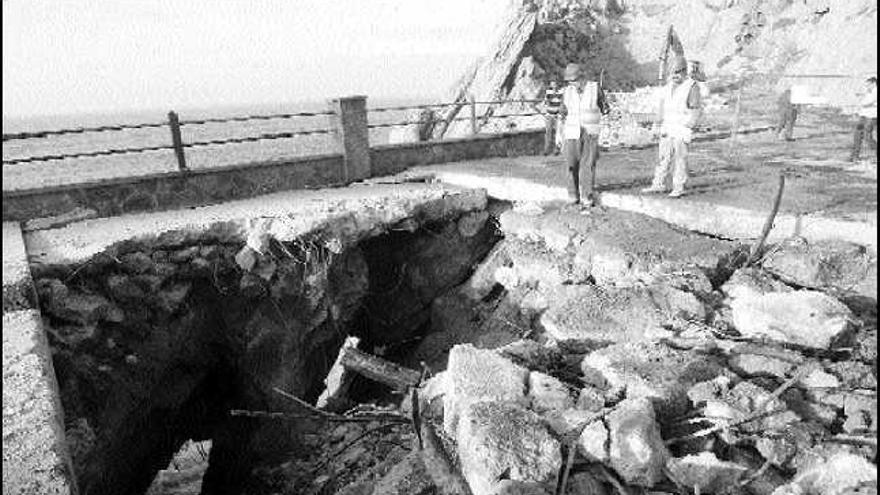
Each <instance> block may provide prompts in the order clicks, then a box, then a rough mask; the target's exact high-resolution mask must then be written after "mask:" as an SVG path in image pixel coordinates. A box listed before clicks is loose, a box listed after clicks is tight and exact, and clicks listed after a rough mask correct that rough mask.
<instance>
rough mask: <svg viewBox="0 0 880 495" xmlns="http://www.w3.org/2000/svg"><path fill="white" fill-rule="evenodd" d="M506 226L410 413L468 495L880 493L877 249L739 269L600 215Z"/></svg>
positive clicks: (436, 326) (442, 329)
mask: <svg viewBox="0 0 880 495" xmlns="http://www.w3.org/2000/svg"><path fill="white" fill-rule="evenodd" d="M499 225H500V229H501V230H502V231H503V233H504V234H505V238H504V239H503V240H501V241H500V242H499V243H498V244H496V246H495V248H494V249H493V251H492V252H491V253H490V254H489V255H488V257H487V258H486V260H484V262H483V263H482V264H481V265H480V266H479V267H478V268H477V270H476V272H475V273H474V275H473V276H472V277H471V278H470V279H469V280H468V282H466V283H465V284H463V285H461V286H459V287H458V288H457V289H456V290H455V291H453V292H454V293H453V294H449V295H447V296H445V297H441V298H439V299H438V300H436V301H435V303H434V305H435V308H434V315H433V317H432V330H433V331H434V332H433V333H431V334H429V335H428V337H426V339H425V340H424V341H423V343H429V344H426V345H429V346H430V347H431V348H432V349H434V350H435V352H434V354H430V353H428V352H427V350H426V349H424V348H417V349H416V354H417V356H416V357H414V358H413V361H415V362H417V361H418V360H422V361H427V363H428V366H429V367H431V368H432V369H433V370H435V371H437V370H441V369H442V370H443V371H440V372H438V373H436V374H435V375H433V376H432V377H430V378H429V379H428V380H427V381H426V382H424V383H423V385H422V386H421V388H420V389H419V392H420V397H421V400H422V406H421V407H422V409H421V413H422V416H423V418H425V420H426V421H428V422H430V423H432V424H434V425H435V427H436V428H437V430H438V432H439V433H440V436H441V437H442V438H443V439H444V445H445V447H446V448H447V449H448V452H449V453H450V454H449V455H450V457H451V459H452V461H451V463H452V465H454V467H455V469H456V470H457V471H458V472H459V473H460V474H461V476H463V478H464V479H465V480H466V481H467V485H468V487H469V490H470V491H471V492H472V493H473V494H475V495H489V494H493V495H494V494H535V495H539V494H557V493H568V494H612V493H652V494H667V493H669V494H672V493H732V494H737V493H750V494H760V495H787V494H823V495H825V494H844V493H848V494H849V493H853V494H854V493H876V492H877V491H876V486H877V475H876V436H877V397H876V392H877V381H876V343H875V342H874V341H875V338H876V268H875V267H876V255H875V254H873V253H869V252H866V251H865V250H864V249H862V248H860V247H859V246H854V245H849V244H844V243H838V242H828V243H824V244H816V245H810V244H806V243H805V242H803V241H786V242H784V243H781V244H778V245H775V246H772V247H771V248H770V249H769V251H768V253H767V254H766V256H765V257H764V258H763V260H762V261H761V262H759V263H758V264H756V265H753V266H750V267H745V266H743V265H744V261H745V259H746V257H747V255H748V249H747V248H748V247H747V246H742V245H738V244H735V243H733V242H729V241H724V240H720V239H714V238H706V237H700V236H697V235H695V234H691V233H688V232H682V231H679V230H675V229H673V228H672V227H670V226H669V225H667V224H664V223H662V222H659V221H655V220H652V219H648V218H646V217H641V216H638V215H630V214H626V213H623V212H614V211H611V210H601V211H593V212H592V213H590V214H589V215H583V214H582V213H580V212H578V211H577V210H571V211H569V210H567V209H565V208H563V209H561V210H558V211H547V212H543V211H538V212H535V211H534V210H527V209H519V208H517V207H514V208H513V209H512V210H508V211H506V212H504V213H503V214H501V215H500V218H499ZM762 263H763V266H761V264H762ZM872 267H873V268H872ZM462 301H471V304H470V305H469V306H467V305H466V304H464V303H463V302H462ZM491 301H495V302H494V303H491ZM866 301H867V302H868V303H867V304H866ZM871 303H872V304H871ZM466 327H469V328H466ZM443 346H445V348H446V349H448V352H444V353H439V352H437V351H436V349H437V348H439V347H443ZM411 364H412V363H411ZM402 407H404V409H406V408H407V407H409V406H408V405H407V401H404V403H403V406H402ZM408 462H409V461H408ZM416 464H418V463H416ZM414 469H415V468H411V469H410V470H409V474H410V476H416V477H418V476H422V479H423V481H424V486H430V485H432V483H434V485H436V486H437V487H439V488H437V489H438V490H439V491H438V492H436V493H453V491H449V490H446V489H445V488H444V487H443V486H442V485H437V483H436V482H437V480H436V479H435V478H433V477H432V475H431V473H430V472H427V473H421V474H418V473H416V472H415V471H414ZM396 476H400V473H397V474H396ZM562 483H565V486H564V487H562ZM376 486H377V485H376V484H375V483H362V484H360V485H358V488H357V490H355V489H354V488H352V489H351V491H343V493H380V492H378V491H375V487H376ZM420 486H423V485H420ZM422 490H425V491H418V490H415V491H407V490H404V491H395V492H394V493H435V492H431V491H427V490H428V489H425V488H422ZM444 490H446V491H444Z"/></svg>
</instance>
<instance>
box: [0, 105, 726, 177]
mask: <svg viewBox="0 0 880 495" xmlns="http://www.w3.org/2000/svg"><path fill="white" fill-rule="evenodd" d="M729 93H730V95H734V96H731V97H728V98H727V99H728V100H729V101H734V100H735V101H740V100H742V99H743V95H742V89H741V88H740V89H739V93H738V94H737V93H736V92H735V90H734V91H730V92H729ZM608 95H609V100H610V101H611V102H612V106H613V107H619V108H618V110H617V114H616V115H613V116H612V117H610V118H609V119H608V120H614V121H615V126H616V127H615V129H613V130H611V131H608V136H607V137H606V141H607V142H608V143H611V142H618V141H622V140H623V138H621V137H620V136H618V134H620V133H621V132H622V131H621V130H620V129H621V127H622V126H629V127H631V128H632V129H635V130H636V131H638V130H639V129H638V128H640V127H641V128H644V127H645V123H646V121H649V120H650V117H649V116H647V117H646V115H642V114H640V113H639V112H640V110H639V109H637V108H632V105H630V104H629V103H627V102H626V101H625V100H626V99H627V98H632V96H633V95H637V94H636V93H634V92H626V93H623V92H621V93H608ZM637 96H638V95H637ZM638 97H639V98H642V96H638ZM426 110H427V111H430V112H431V114H432V115H433V116H432V117H431V118H432V119H433V120H432V124H433V125H434V126H442V127H443V129H444V131H446V130H449V129H451V128H453V127H454V126H457V128H456V129H455V130H456V133H452V134H455V135H456V136H459V137H461V136H462V135H476V134H490V133H494V132H504V131H509V130H514V129H517V130H523V129H533V130H537V129H540V128H542V127H543V126H544V121H545V120H544V119H543V118H538V117H541V116H544V115H545V114H546V111H545V108H544V105H543V100H539V99H508V100H487V101H478V100H474V99H473V98H470V99H465V100H460V101H457V102H449V103H447V102H440V103H433V104H419V105H399V106H386V107H378V108H366V112H367V116H368V118H367V125H366V127H367V131H368V132H370V131H373V132H371V139H370V141H372V142H382V141H384V140H387V138H388V135H387V134H386V135H384V136H383V137H382V138H381V139H375V140H374V139H372V134H373V133H374V132H395V131H393V129H395V128H406V127H411V128H414V129H417V128H418V127H420V126H424V125H425V124H426V121H425V119H424V118H423V117H422V116H421V115H420V114H419V113H417V112H421V111H426ZM643 113H645V114H647V112H643ZM734 113H735V115H736V116H737V117H736V118H735V119H733V122H732V123H731V124H730V126H731V127H732V128H736V127H738V126H739V125H740V122H739V120H738V119H739V114H740V113H741V111H740V110H739V109H737V110H736V111H735V112H734ZM342 117H343V116H341V115H337V114H336V112H335V111H333V110H328V111H308V112H287V113H273V114H252V115H237V116H231V117H223V118H199V119H180V118H179V117H178V115H177V113H176V112H174V111H171V112H169V113H168V118H167V120H166V121H164V122H150V123H139V124H120V125H100V126H92V127H85V126H83V127H70V128H62V129H53V130H41V131H28V132H17V133H4V134H3V136H2V139H3V143H4V153H3V155H4V156H3V165H4V173H5V172H6V169H7V166H16V165H17V166H23V165H26V164H35V165H39V164H42V163H45V162H51V161H65V160H73V161H75V160H78V159H85V158H97V157H113V156H118V155H133V154H151V153H157V152H158V153H167V152H169V151H172V152H173V161H174V162H175V165H176V168H177V169H178V170H179V171H185V170H188V168H189V167H188V158H189V156H188V155H187V153H186V152H185V150H192V149H194V148H206V147H218V148H221V149H226V148H234V147H236V146H241V145H245V144H248V143H259V142H263V141H270V140H280V139H293V138H300V137H305V136H320V135H325V136H329V135H332V134H335V133H337V132H338V123H339V120H340V119H341V118H342ZM314 118H328V122H330V119H331V118H334V119H335V122H331V125H329V126H327V127H321V126H316V125H302V124H300V123H299V122H302V119H314ZM294 119H296V120H297V122H294V123H289V121H292V120H294ZM251 121H263V122H265V121H279V123H278V125H277V126H275V127H272V128H271V129H268V130H270V131H278V130H279V128H280V130H281V132H259V131H260V130H261V129H259V128H255V127H254V126H248V125H237V126H231V125H229V124H245V123H248V122H251ZM466 122H469V124H470V125H469V126H467V125H459V124H461V123H466ZM621 123H623V124H621ZM273 125H274V124H273ZM208 127H210V128H211V129H213V130H215V131H216V133H215V134H220V135H222V137H216V136H206V135H205V134H207V133H202V132H196V131H197V130H198V128H208ZM190 128H193V129H194V131H193V132H191V131H189V129H190ZM716 128H717V127H716ZM157 129H166V131H165V132H166V134H164V138H163V137H162V136H161V133H159V134H156V133H155V131H156V130H157ZM288 129H289V130H288ZM142 130H151V131H154V134H153V135H151V136H150V139H148V140H147V139H144V140H143V141H141V140H139V139H136V138H140V137H141V134H139V132H140V131H142ZM242 130H251V131H252V132H254V134H251V135H245V136H240V135H234V134H236V133H240V132H241V131H242ZM262 130H263V131H265V130H267V129H262ZM627 132H629V131H627ZM640 132H641V131H640ZM84 134H96V135H101V136H103V135H108V136H112V135H116V134H125V137H126V139H124V140H120V141H114V140H113V138H112V137H108V138H107V139H104V138H103V137H102V138H101V139H97V137H95V138H94V139H92V138H90V139H89V140H88V143H85V142H77V143H76V144H75V145H73V144H71V143H67V142H64V143H58V145H57V146H56V145H55V144H54V143H51V142H50V138H54V139H63V138H65V137H69V136H77V135H84ZM169 134H170V137H171V142H170V143H168V140H167V138H168V135H169ZM414 134H415V135H416V136H415V139H411V138H410V139H408V140H410V141H417V140H434V139H437V138H440V137H439V136H441V135H443V132H440V133H435V134H436V136H437V137H435V135H429V136H423V135H419V134H418V131H417V130H416V132H415V133H414ZM40 140H44V141H46V144H45V145H41V146H30V145H27V146H20V145H19V146H17V145H16V144H15V143H31V142H35V141H40ZM615 140H617V141H615ZM162 141H164V143H163V142H162ZM94 143H101V144H104V145H105V148H104V149H97V150H96V149H85V148H86V145H87V144H94ZM134 143H137V144H143V145H141V146H137V145H133V146H118V145H119V144H134ZM114 144H116V145H117V146H113V145H114ZM324 144H328V143H326V142H325V143H324ZM7 145H8V146H9V148H10V151H11V152H10V153H9V155H11V156H7ZM59 151H63V152H59ZM241 151H242V152H245V153H248V152H250V153H255V154H256V155H259V156H257V157H256V158H257V160H252V161H258V160H259V159H261V158H265V157H264V156H262V155H263V154H262V153H261V152H260V150H258V149H241ZM311 151H313V152H314V149H313V150H311ZM218 153H219V152H218ZM165 156H167V157H171V156H172V155H171V154H167V155H165ZM213 156H216V154H215V155H212V157H213ZM239 158H240V157H239ZM165 160H166V161H167V159H165ZM102 165H104V164H102ZM106 165H107V166H111V167H112V165H110V164H106ZM29 172H30V171H29ZM30 173H32V172H30Z"/></svg>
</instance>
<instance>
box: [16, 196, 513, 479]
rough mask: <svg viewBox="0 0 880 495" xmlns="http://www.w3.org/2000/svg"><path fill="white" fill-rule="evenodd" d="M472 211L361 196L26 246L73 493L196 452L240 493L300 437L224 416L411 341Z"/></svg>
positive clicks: (463, 260) (445, 281)
mask: <svg viewBox="0 0 880 495" xmlns="http://www.w3.org/2000/svg"><path fill="white" fill-rule="evenodd" d="M485 208H486V196H485V193H484V192H482V191H478V190H469V191H468V190H461V189H457V188H453V187H448V186H441V185H436V184H433V185H431V184H428V185H426V184H396V185H393V186H390V185H362V186H353V187H350V188H345V189H338V190H331V191H321V192H320V193H318V192H292V193H283V194H276V195H270V196H264V197H261V198H259V199H258V200H257V199H255V200H250V201H242V202H233V203H227V204H223V205H215V206H209V207H203V208H198V209H194V210H183V211H170V212H162V213H155V214H145V215H129V216H121V217H114V218H107V219H99V220H91V221H84V222H78V223H74V224H70V225H67V226H66V227H63V228H59V229H51V230H40V231H32V232H28V233H27V234H26V235H25V240H26V243H27V246H28V252H29V255H30V260H31V265H30V267H31V271H32V273H33V277H34V281H35V285H36V291H37V295H38V299H39V306H40V309H41V311H42V315H43V318H44V328H45V330H46V332H47V334H48V339H49V343H50V347H51V350H52V359H53V361H54V365H55V372H56V374H57V381H58V383H59V388H60V398H61V404H62V405H63V409H64V414H63V416H64V423H65V428H66V433H67V435H66V437H67V444H68V446H69V450H70V453H71V455H72V457H73V464H74V471H75V474H76V478H77V479H78V484H79V486H80V488H81V491H82V492H83V493H90V494H100V493H108V494H109V493H143V492H144V491H145V490H146V488H147V487H148V486H149V484H150V483H151V481H152V479H153V477H154V476H155V474H156V472H157V471H158V470H159V469H161V468H164V467H166V466H167V465H168V463H169V460H170V459H171V457H172V455H173V454H174V453H175V452H176V451H177V450H178V448H180V447H181V445H182V444H184V442H185V441H187V440H190V439H191V440H195V441H200V440H205V439H210V440H211V441H212V447H211V453H210V459H209V467H208V470H207V473H206V474H205V477H204V480H203V490H204V491H205V493H240V492H241V491H242V490H243V489H244V487H245V485H246V484H247V478H248V476H249V473H250V470H251V468H252V467H253V466H252V464H253V463H255V462H256V461H258V460H261V461H264V460H266V459H272V458H273V455H274V456H276V457H277V455H278V454H279V453H283V452H287V451H289V450H291V449H295V448H296V442H297V436H298V435H297V433H298V432H301V431H304V430H306V427H305V426H302V425H298V424H297V423H296V422H290V423H282V424H277V423H268V424H261V423H259V422H253V421H250V420H248V419H247V418H238V417H231V416H230V414H229V411H230V410H232V409H242V410H265V411H286V410H289V408H290V407H291V405H290V403H289V402H287V401H286V400H285V399H284V397H282V396H280V395H279V394H278V393H276V392H275V391H274V390H275V389H278V390H283V391H285V392H287V393H290V394H293V395H295V396H298V397H302V398H304V399H305V400H309V401H312V400H314V399H315V398H317V395H318V394H319V393H320V392H321V390H322V388H323V379H324V377H325V375H326V373H327V370H328V368H329V367H330V365H331V364H332V362H333V358H334V357H335V355H336V353H337V351H338V349H339V347H340V346H341V345H342V343H343V340H344V339H345V336H346V335H348V334H356V335H358V336H360V337H361V338H363V339H364V340H365V341H367V342H373V343H375V344H376V345H378V344H382V343H386V342H389V341H394V340H404V339H407V338H409V337H411V336H410V335H406V334H401V333H400V332H401V330H400V329H404V330H403V331H405V330H406V329H412V328H418V322H419V321H421V320H424V319H425V318H426V315H427V311H428V310H429V309H430V302H431V301H432V300H433V299H434V298H435V297H436V296H437V295H438V294H440V293H441V292H442V291H444V290H446V289H448V288H449V287H452V286H454V285H457V284H460V283H461V282H463V281H464V280H465V279H466V278H467V276H468V275H469V274H470V272H471V271H472V268H473V266H475V265H476V264H477V263H478V262H479V260H480V259H481V258H482V257H483V256H484V255H485V253H486V252H487V251H488V250H489V249H491V246H492V244H493V243H494V241H495V240H496V239H495V234H494V227H493V226H492V224H491V223H489V222H487V221H486V220H487V217H488V214H487V213H486V212H485ZM377 237H382V238H383V239H384V240H383V241H381V242H377V241H376V238H377ZM404 275H405V277H406V280H403V278H402V277H404ZM395 332H397V333H395ZM294 406H296V405H295V404H294ZM5 409H6V408H5V407H4V410H5ZM304 422H305V423H308V421H304ZM4 450H5V449H4Z"/></svg>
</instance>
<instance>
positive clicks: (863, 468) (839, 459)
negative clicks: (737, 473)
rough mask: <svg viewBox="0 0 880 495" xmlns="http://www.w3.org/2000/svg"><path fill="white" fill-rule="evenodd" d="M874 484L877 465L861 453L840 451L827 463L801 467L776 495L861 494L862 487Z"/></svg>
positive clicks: (826, 461)
mask: <svg viewBox="0 0 880 495" xmlns="http://www.w3.org/2000/svg"><path fill="white" fill-rule="evenodd" d="M872 485H873V486H874V487H875V488H876V485H877V466H876V465H874V464H872V463H871V462H869V461H868V460H867V459H865V458H864V457H861V456H858V455H853V454H847V453H838V454H835V455H833V456H831V457H830V458H829V459H827V460H825V461H824V462H818V463H816V464H815V465H813V466H810V467H808V468H804V469H801V470H799V471H798V474H797V476H796V477H795V478H794V480H793V481H792V482H791V483H789V484H788V485H784V486H781V487H779V488H778V489H776V491H774V492H773V495H796V494H797V495H800V494H804V493H821V494H822V495H843V494H845V493H860V492H859V491H858V489H859V488H860V487H864V488H868V487H871V486H872Z"/></svg>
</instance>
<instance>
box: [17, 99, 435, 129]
mask: <svg viewBox="0 0 880 495" xmlns="http://www.w3.org/2000/svg"><path fill="white" fill-rule="evenodd" d="M334 98H336V97H327V98H324V99H304V100H299V101H287V102H282V101H279V102H258V103H225V104H217V105H210V106H199V105H192V106H181V107H177V108H173V107H172V108H167V109H161V108H140V109H139V108H133V109H120V110H111V109H107V110H94V111H83V112H63V113H57V114H31V115H3V133H4V134H12V133H19V132H34V131H49V130H55V129H65V128H71V127H95V126H104V125H117V124H148V123H162V122H166V121H167V119H168V112H169V111H172V110H173V111H175V112H176V113H177V114H178V116H179V117H180V119H181V120H187V119H202V118H225V117H236V116H244V115H269V114H275V113H296V112H317V111H322V110H326V109H327V108H328V104H329V102H330V100H332V99H334ZM439 102H440V98H439V97H437V96H430V95H424V96H378V97H370V96H367V108H381V107H388V106H406V105H425V104H431V103H439Z"/></svg>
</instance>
